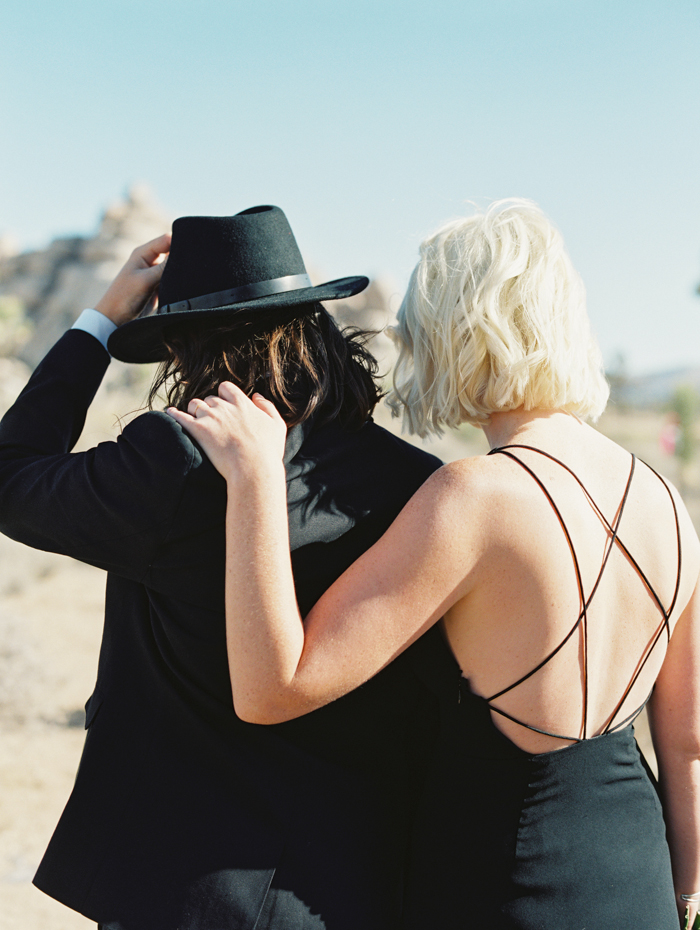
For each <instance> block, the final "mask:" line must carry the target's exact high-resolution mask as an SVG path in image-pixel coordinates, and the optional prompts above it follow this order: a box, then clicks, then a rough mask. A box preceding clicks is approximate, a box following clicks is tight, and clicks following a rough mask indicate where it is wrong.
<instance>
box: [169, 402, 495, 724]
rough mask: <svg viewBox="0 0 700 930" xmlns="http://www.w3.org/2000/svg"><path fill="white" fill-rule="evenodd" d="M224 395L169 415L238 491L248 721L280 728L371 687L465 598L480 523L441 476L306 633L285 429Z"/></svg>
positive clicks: (235, 635) (238, 695)
mask: <svg viewBox="0 0 700 930" xmlns="http://www.w3.org/2000/svg"><path fill="white" fill-rule="evenodd" d="M219 393H220V397H209V398H207V399H206V401H200V400H196V401H193V402H192V403H191V404H190V408H189V411H188V413H181V412H179V411H175V410H172V409H171V410H169V411H168V412H169V413H170V414H171V416H173V417H174V418H175V419H176V420H177V421H178V422H180V423H181V424H182V425H183V427H184V428H185V429H186V430H187V431H188V432H190V433H191V435H192V436H193V437H194V438H195V439H196V440H197V441H198V442H199V443H200V444H201V445H202V446H203V448H204V450H205V451H206V453H207V455H208V456H209V458H210V459H211V460H212V462H213V464H214V465H215V466H216V468H217V469H218V470H219V471H220V472H221V473H222V474H223V475H224V477H225V478H226V481H227V487H228V505H227V530H228V535H229V538H235V539H236V546H235V547H228V549H227V570H226V571H227V573H226V603H227V641H228V654H229V667H230V671H231V683H232V688H233V696H234V704H235V707H236V712H237V713H238V714H239V715H240V716H241V717H242V718H243V719H245V720H248V721H250V722H255V723H276V722H279V721H282V720H288V719H291V718H293V717H297V716H300V715H301V714H304V713H308V712H309V711H311V710H314V709H315V708H317V707H320V706H322V705H323V704H327V703H329V702H330V701H332V700H334V699H335V698H338V697H340V696H341V695H342V694H345V693H347V692H348V691H351V690H352V689H353V688H356V687H357V686H358V685H360V684H362V683H363V682H365V681H366V680H367V679H368V678H370V677H372V676H373V675H374V674H376V673H377V672H378V671H379V670H380V669H382V668H383V667H384V666H385V665H387V664H388V663H389V662H390V661H391V660H392V659H393V658H395V657H396V656H397V655H398V654H399V653H400V652H401V651H403V650H404V649H405V648H406V647H407V646H408V645H410V643H412V642H413V641H414V640H415V639H417V638H418V637H419V636H420V635H421V634H422V633H423V632H424V631H425V630H427V629H428V628H429V627H430V626H431V625H432V624H433V623H435V622H436V621H437V620H438V619H439V618H440V617H441V616H442V615H443V614H444V613H445V611H446V610H447V609H448V608H449V607H451V606H452V605H453V604H454V603H455V602H456V601H457V600H459V599H460V598H461V597H464V596H465V595H466V594H467V593H468V590H469V575H470V570H471V568H472V567H473V565H474V564H475V561H476V558H477V555H478V553H477V552H476V551H475V547H474V539H476V538H477V535H478V531H479V526H478V523H479V521H478V518H477V517H476V515H475V508H474V505H473V502H472V504H471V506H470V509H469V514H467V513H466V504H465V498H468V495H465V493H464V479H463V476H462V474H461V473H460V477H459V478H456V477H455V475H454V473H453V471H452V470H451V469H450V468H443V469H440V470H439V471H437V472H436V473H435V474H434V475H433V476H432V477H431V478H429V479H428V481H427V482H426V483H425V484H424V485H423V487H422V488H421V489H420V490H419V491H418V493H417V494H416V495H415V496H414V497H413V498H412V499H411V501H409V503H408V504H407V505H406V507H405V508H404V509H403V511H402V512H401V513H400V514H399V516H398V517H397V519H396V520H395V522H394V523H393V524H392V526H391V527H390V528H389V530H388V531H387V533H385V535H384V536H383V537H382V538H381V539H380V540H379V541H378V542H377V543H376V544H375V546H373V547H372V549H370V550H369V551H368V552H367V553H365V554H364V555H363V556H362V557H361V558H360V559H359V560H358V561H357V562H355V563H354V564H353V565H352V566H351V567H350V568H349V569H348V570H347V571H346V572H345V574H344V575H343V576H342V577H341V578H340V579H339V580H338V581H337V582H336V583H335V584H334V585H333V586H332V588H331V589H329V590H328V591H327V592H326V594H325V595H324V596H323V597H322V598H321V599H320V600H319V601H318V603H317V604H316V605H315V607H314V608H313V610H312V611H311V613H310V614H309V616H308V617H307V618H306V620H305V622H304V623H302V619H301V617H300V615H299V610H298V607H297V603H296V598H295V593H294V582H293V577H292V570H291V560H290V553H289V539H288V532H287V508H286V484H285V473H284V469H283V466H282V451H283V447H284V435H285V427H284V423H283V421H282V420H281V418H280V417H279V415H278V414H277V412H276V411H275V409H274V407H273V405H272V404H270V403H268V402H267V401H265V400H264V399H263V398H262V397H260V396H259V395H255V396H254V398H253V401H250V400H249V399H248V398H247V397H246V396H245V395H244V394H243V393H242V392H241V391H239V390H238V388H234V386H233V385H231V384H224V385H222V386H221V388H220V391H219ZM195 413H197V414H198V415H197V416H196V417H195V416H193V414H195ZM461 511H463V512H461ZM460 527H461V530H460V529H459V528H460Z"/></svg>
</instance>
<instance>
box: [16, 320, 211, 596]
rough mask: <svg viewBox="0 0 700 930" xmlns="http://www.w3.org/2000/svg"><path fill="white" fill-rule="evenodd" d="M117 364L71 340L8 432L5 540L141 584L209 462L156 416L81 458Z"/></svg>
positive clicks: (91, 343)
mask: <svg viewBox="0 0 700 930" xmlns="http://www.w3.org/2000/svg"><path fill="white" fill-rule="evenodd" d="M108 364H109V356H108V354H107V352H106V351H105V349H104V348H103V347H102V346H101V345H100V343H99V342H98V341H97V340H96V339H95V338H94V337H93V336H90V335H89V334H87V333H85V332H81V331H80V330H70V331H69V332H67V333H66V334H65V335H64V336H63V337H62V338H61V339H60V340H59V341H58V342H57V343H56V345H55V346H54V347H53V349H52V350H51V351H50V352H49V354H48V355H47V356H46V358H45V359H44V360H43V361H42V363H41V364H40V365H39V367H38V368H37V369H36V371H35V372H34V374H33V375H32V377H31V379H30V380H29V383H28V384H27V386H26V388H25V389H24V390H23V391H22V393H21V394H20V396H19V398H18V399H17V401H16V402H15V404H14V405H13V406H12V407H11V408H10V410H8V412H7V413H6V415H5V416H4V418H3V420H2V422H0V530H1V531H2V532H3V533H5V534H6V535H7V536H10V537H12V538H13V539H16V540H18V541H20V542H22V543H25V544H26V545H29V546H32V547H34V548H37V549H45V550H47V551H51V552H59V553H62V554H64V555H69V556H72V557H73V558H76V559H80V560H81V561H84V562H89V563H90V564H92V565H97V566H98V567H100V568H104V569H107V570H110V571H116V572H118V573H120V574H123V575H126V576H127V577H131V578H133V579H135V580H141V578H142V577H143V575H144V574H145V572H146V571H147V569H148V565H149V563H150V560H151V558H152V555H153V553H154V551H155V549H156V548H157V546H158V545H160V543H161V542H162V541H163V540H164V539H165V538H166V537H167V534H168V531H169V529H170V526H171V524H172V521H173V518H174V515H175V512H176V510H177V507H178V504H179V502H180V498H181V496H182V492H183V489H184V485H185V481H186V479H187V476H188V474H189V472H190V470H191V469H192V467H194V466H195V465H196V464H199V463H201V453H200V452H199V450H198V449H197V448H196V447H195V446H194V445H193V444H192V443H191V442H190V440H189V439H188V437H187V436H186V435H185V434H184V433H183V431H182V430H181V428H180V427H179V426H178V425H177V424H176V423H175V422H174V421H173V420H171V419H170V417H168V416H167V415H166V414H164V413H154V412H152V413H146V414H143V415H142V416H140V417H137V418H136V419H135V420H133V421H132V422H131V423H130V424H129V425H128V426H127V427H126V428H125V429H124V431H123V432H122V434H121V435H120V436H119V438H118V439H117V440H116V441H114V442H113V441H110V442H103V443H100V444H99V445H98V446H96V447H95V448H93V449H89V450H88V451H87V452H79V453H73V452H71V449H72V448H73V446H74V445H75V443H76V442H77V440H78V437H79V436H80V432H81V430H82V428H83V425H84V422H85V416H86V413H87V409H88V407H89V405H90V403H91V401H92V399H93V397H94V395H95V393H96V391H97V388H98V387H99V385H100V383H101V381H102V378H103V376H104V373H105V371H106V369H107V365H108Z"/></svg>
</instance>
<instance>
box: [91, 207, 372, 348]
mask: <svg viewBox="0 0 700 930" xmlns="http://www.w3.org/2000/svg"><path fill="white" fill-rule="evenodd" d="M368 284H369V280H368V279H367V278H365V277H351V278H339V279H338V280H336V281H328V282H327V283H326V284H319V285H318V286H316V287H314V286H313V285H312V284H311V280H310V278H309V276H308V274H307V272H306V268H305V267H304V262H303V259H302V257H301V253H300V252H299V247H298V246H297V243H296V240H295V238H294V234H293V233H292V230H291V227H290V225H289V223H288V221H287V217H286V216H285V215H284V213H283V212H282V210H280V208H279V207H271V206H262V207H251V209H250V210H243V211H242V212H241V213H237V214H236V215H235V216H183V217H180V218H179V219H177V220H175V222H174V223H173V233H172V244H171V248H170V254H169V256H168V261H167V264H166V266H165V269H164V271H163V277H162V278H161V281H160V286H159V288H158V309H157V310H156V312H155V313H152V314H150V315H148V316H142V317H138V318H137V319H135V320H132V321H131V322H129V323H125V324H124V325H123V326H120V327H119V329H117V330H116V331H115V332H114V333H112V335H111V336H110V338H109V342H108V346H109V351H110V353H111V355H113V356H114V357H115V358H118V359H121V361H123V362H159V361H163V359H165V358H166V357H167V350H166V348H165V345H164V343H163V329H164V328H165V327H166V326H169V325H170V324H172V323H180V322H185V321H187V322H190V321H195V322H197V323H200V322H201V323H202V324H204V325H212V324H213V325H220V324H222V323H225V322H227V321H233V320H234V319H235V320H251V319H255V318H256V317H258V316H259V315H260V314H261V313H262V311H280V315H281V317H282V318H286V317H292V316H294V315H295V312H296V313H298V312H299V311H300V310H301V309H302V307H304V305H307V306H308V305H309V304H313V303H315V302H316V301H319V300H339V299H342V298H345V297H351V296H352V295H353V294H359V293H360V291H362V290H364V289H365V288H366V287H367V285H368Z"/></svg>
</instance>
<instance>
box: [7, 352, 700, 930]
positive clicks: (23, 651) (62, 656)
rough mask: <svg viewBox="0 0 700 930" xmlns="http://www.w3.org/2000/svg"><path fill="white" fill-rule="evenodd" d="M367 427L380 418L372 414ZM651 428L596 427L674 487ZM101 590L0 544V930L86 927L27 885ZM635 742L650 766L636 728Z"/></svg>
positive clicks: (66, 749)
mask: <svg viewBox="0 0 700 930" xmlns="http://www.w3.org/2000/svg"><path fill="white" fill-rule="evenodd" d="M128 380H129V379H128V378H127V379H126V382H128ZM126 382H125V377H124V373H123V372H121V373H120V372H119V371H118V370H116V374H113V375H111V376H110V380H108V382H107V383H106V385H105V386H103V389H102V390H101V392H100V394H99V395H98V400H97V401H96V403H95V405H94V406H93V410H92V411H91V415H90V417H89V419H88V423H87V425H86V429H85V432H84V434H83V437H82V439H81V447H89V446H91V445H93V444H94V443H95V442H97V441H100V440H102V439H105V438H109V436H111V435H113V433H114V432H115V430H116V429H118V423H117V420H116V416H115V414H116V413H117V412H118V413H120V414H123V413H124V412H125V411H131V410H133V408H134V406H135V404H134V401H133V398H134V393H133V391H134V388H135V387H138V386H139V385H134V384H133V383H126ZM132 382H133V378H132ZM0 412H2V411H1V410H0ZM378 419H380V420H381V421H385V420H386V421H388V420H389V417H388V415H387V414H386V413H384V412H382V413H380V414H379V417H378ZM662 421H663V416H662V415H661V414H655V413H634V414H632V413H627V414H621V413H615V412H611V413H609V414H607V415H606V417H605V419H604V420H603V422H602V423H601V429H603V431H604V432H606V433H608V434H610V435H612V436H613V437H614V438H616V439H618V440H619V441H621V442H622V443H623V444H624V445H626V446H627V447H628V448H630V449H633V450H634V451H636V452H638V453H639V454H640V455H641V456H642V457H643V458H645V459H647V460H648V461H650V463H651V464H653V465H654V466H655V467H657V468H659V469H660V470H661V471H662V472H664V473H665V474H667V475H668V476H669V477H670V478H671V479H672V480H677V478H678V476H677V474H676V463H675V461H674V460H673V459H672V458H668V457H664V456H663V455H662V453H661V452H660V450H659V443H658V437H659V433H660V430H661V425H662ZM429 448H430V449H431V450H432V451H435V452H436V453H437V454H438V455H441V456H442V457H443V458H444V459H446V460H451V459H454V458H457V457H461V456H463V455H465V454H476V453H478V452H483V451H484V450H485V448H486V447H485V442H484V438H483V435H482V434H481V433H480V431H478V430H475V429H472V428H469V429H465V430H463V431H462V432H461V433H459V434H457V435H452V436H449V437H445V438H444V439H443V440H440V441H437V442H434V443H432V444H430V445H429ZM685 480H686V485H687V487H689V489H690V490H689V492H688V503H689V504H690V506H691V509H692V511H693V515H694V518H695V519H696V525H698V517H699V516H700V494H698V487H697V486H698V476H697V475H696V474H695V473H694V472H692V471H691V473H690V474H689V475H686V478H685ZM104 584H105V576H104V574H103V573H102V572H101V571H99V570H97V569H94V568H91V567H89V566H86V565H81V564H79V563H75V562H72V561H70V560H68V559H66V558H64V557H62V556H57V555H52V554H47V553H42V552H35V551H32V550H30V549H27V548H26V547H24V546H21V545H20V544H18V543H15V542H13V541H11V540H9V539H6V538H5V537H0V930H81V928H86V927H89V926H93V927H94V925H93V924H91V922H90V921H88V920H86V919H85V918H84V917H82V916H80V915H78V914H76V913H74V912H73V911H71V910H69V909H67V908H65V907H64V906H62V905H61V904H58V903H57V902H55V901H53V900H52V899H50V898H48V897H46V896H45V895H43V894H42V893H41V892H40V891H38V890H37V889H35V888H34V887H33V886H32V884H31V879H32V876H33V874H34V871H35V869H36V866H37V864H38V862H39V860H40V858H41V855H42V853H43V850H44V848H45V846H46V844H47V842H48V840H49V837H50V836H51V832H52V830H53V827H54V826H55V824H56V821H57V820H58V818H59V816H60V813H61V810H62V808H63V805H64V803H65V801H66V799H67V797H68V794H69V792H70V790H71V786H72V781H73V778H74V774H75V771H76V768H77V765H78V760H79V757H80V752H81V748H82V744H83V738H84V731H83V719H84V716H83V710H82V708H83V705H84V703H85V701H86V699H87V698H88V697H89V695H90V693H91V691H92V688H93V685H94V680H95V672H96V667H97V653H98V648H99V643H100V635H101V628H102V602H103V594H104ZM638 736H639V738H640V742H641V743H642V746H643V749H644V751H645V753H646V754H647V755H648V756H649V757H650V758H652V759H653V750H652V749H651V744H650V740H649V735H648V730H647V728H646V726H645V723H644V722H642V725H641V726H640V727H639V728H638Z"/></svg>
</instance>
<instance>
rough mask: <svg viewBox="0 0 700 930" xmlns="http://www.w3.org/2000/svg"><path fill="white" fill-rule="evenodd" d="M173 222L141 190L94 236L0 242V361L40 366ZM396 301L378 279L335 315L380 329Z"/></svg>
mask: <svg viewBox="0 0 700 930" xmlns="http://www.w3.org/2000/svg"><path fill="white" fill-rule="evenodd" d="M171 220H172V217H169V216H168V215H167V214H166V213H165V212H164V211H163V210H162V209H161V208H160V207H159V206H158V205H157V204H156V202H155V200H154V199H153V196H152V194H151V192H150V191H149V190H148V188H146V187H144V186H141V185H140V186H135V187H132V188H131V189H130V190H129V191H128V193H127V195H126V198H125V199H124V200H123V201H118V202H117V203H114V204H112V205H111V206H110V207H108V208H107V210H106V211H105V212H104V214H103V216H102V218H101V220H100V223H99V226H98V229H97V232H96V234H95V235H94V236H85V237H83V236H75V237H66V238H59V239H54V241H53V242H52V243H51V244H50V245H49V246H48V247H47V248H46V249H43V250H40V251H35V252H24V253H20V254H17V253H16V249H15V248H14V247H13V243H12V241H11V239H9V238H8V237H3V238H1V239H0V357H8V356H14V357H15V358H16V359H19V360H21V361H22V362H24V363H25V364H27V365H29V366H34V365H36V364H37V363H38V362H39V361H40V360H41V358H42V357H43V356H44V354H45V353H46V351H47V350H48V349H49V348H50V347H51V345H53V343H54V342H55V341H56V339H58V337H59V336H60V335H61V334H62V333H63V332H64V331H65V330H66V329H67V328H68V327H69V326H70V325H71V324H72V323H73V321H74V320H75V318H76V316H77V315H78V314H79V313H80V311H81V310H82V309H83V308H85V307H91V306H94V304H95V303H96V301H97V300H98V299H99V298H100V297H101V296H102V294H103V293H104V290H105V288H106V286H107V285H108V284H109V282H110V281H111V280H112V278H113V277H114V275H115V274H116V273H117V271H118V270H119V269H120V267H121V266H122V265H123V263H124V261H125V260H126V258H127V257H128V255H129V253H130V252H131V251H132V249H133V248H134V247H135V246H136V245H139V244H140V243H142V242H146V241H147V240H149V239H153V238H154V237H155V236H158V235H160V234H161V233H162V232H163V231H164V230H166V229H168V228H169V227H170V223H171ZM390 297H392V289H391V287H390V286H389V285H388V284H387V283H386V282H383V281H381V280H377V281H373V282H372V284H371V285H370V287H369V288H368V289H367V290H366V291H365V292H364V293H363V294H360V295H358V296H357V297H354V298H352V299H351V300H348V301H342V302H341V301H338V302H333V303H331V304H329V305H328V309H329V310H330V311H331V312H332V313H334V315H336V316H337V318H338V319H339V321H340V322H341V324H342V325H344V326H358V327H360V328H361V329H368V330H375V331H381V330H383V329H384V327H385V326H386V325H387V323H388V322H390V314H389V299H390ZM372 349H373V351H374V352H375V353H376V354H377V356H378V358H379V361H380V366H381V369H382V371H386V370H387V369H388V368H389V367H390V355H391V347H390V342H389V339H388V338H387V337H386V336H385V335H379V336H377V337H375V338H374V340H373V342H372ZM14 370H15V371H16V370H17V369H16V366H15V369H14Z"/></svg>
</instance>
